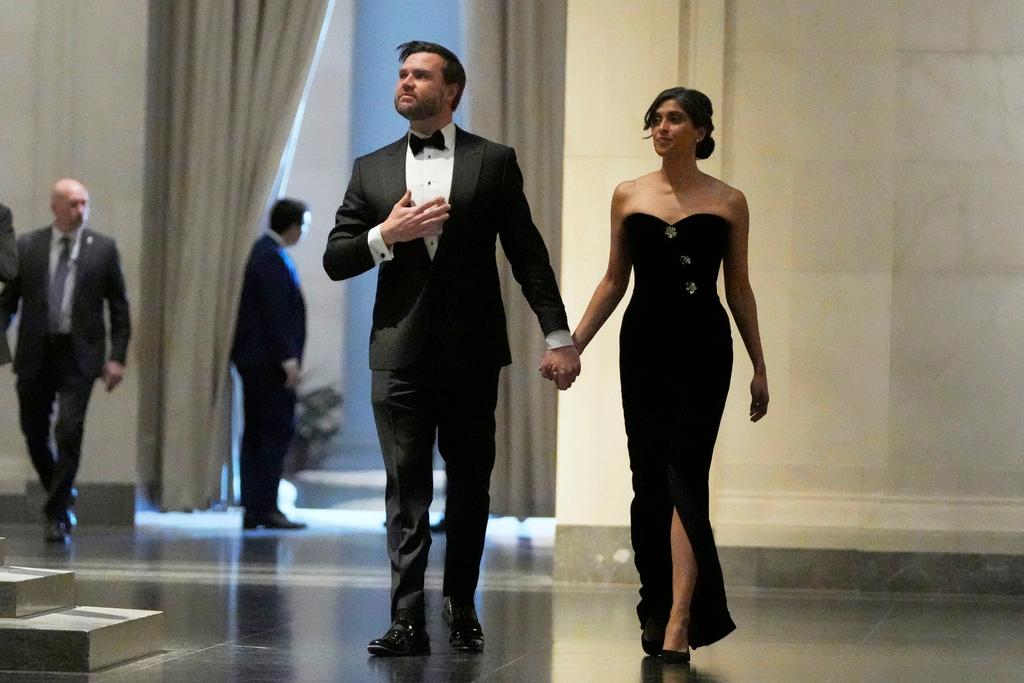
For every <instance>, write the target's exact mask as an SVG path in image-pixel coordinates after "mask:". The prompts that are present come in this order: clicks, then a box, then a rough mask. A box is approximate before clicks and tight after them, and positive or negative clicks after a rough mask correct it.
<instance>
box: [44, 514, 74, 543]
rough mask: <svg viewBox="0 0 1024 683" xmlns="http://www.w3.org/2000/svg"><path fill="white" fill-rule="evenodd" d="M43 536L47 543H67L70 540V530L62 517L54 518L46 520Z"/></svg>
mask: <svg viewBox="0 0 1024 683" xmlns="http://www.w3.org/2000/svg"><path fill="white" fill-rule="evenodd" d="M43 537H44V538H45V539H46V542H47V543H60V544H61V545H67V544H68V543H70V542H71V530H70V527H69V526H68V525H67V524H66V523H65V521H64V519H63V518H54V519H51V520H49V521H47V523H46V529H45V530H44V531H43Z"/></svg>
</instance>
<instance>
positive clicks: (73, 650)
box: [0, 606, 163, 672]
mask: <svg viewBox="0 0 1024 683" xmlns="http://www.w3.org/2000/svg"><path fill="white" fill-rule="evenodd" d="M162 646H163V612H153V611H149V610H137V609H122V608H117V607H87V606H82V607H75V608H73V609H68V610H60V611H57V612H47V613H46V614H37V615H34V616H30V617H22V618H20V619H0V670H4V669H6V670H9V671H75V672H88V671H96V670H98V669H103V668H106V667H108V666H112V665H114V664H119V663H122V662H127V661H130V660H133V659H138V658H140V657H144V656H146V655H150V654H154V653H156V652H159V651H160V649H161V648H162Z"/></svg>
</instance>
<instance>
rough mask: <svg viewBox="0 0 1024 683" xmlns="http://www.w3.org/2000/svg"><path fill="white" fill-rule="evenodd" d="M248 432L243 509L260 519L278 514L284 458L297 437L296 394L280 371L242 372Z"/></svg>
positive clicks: (243, 459)
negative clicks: (279, 486) (276, 512)
mask: <svg viewBox="0 0 1024 683" xmlns="http://www.w3.org/2000/svg"><path fill="white" fill-rule="evenodd" d="M238 372H239V374H240V375H241V376H242V400H243V404H244V407H243V412H244V415H245V429H244V431H243V432H242V453H241V463H240V464H241V475H242V505H243V506H244V507H245V513H246V515H250V516H255V517H259V516H261V515H266V514H269V513H271V512H274V511H276V510H277V488H278V485H279V484H280V483H281V472H282V470H283V468H284V458H285V455H287V454H288V448H289V446H291V442H292V436H293V435H294V434H295V391H294V390H293V389H289V388H288V387H286V386H285V385H284V382H285V373H284V370H282V369H281V368H279V367H269V368H256V369H252V368H246V369H241V368H240V369H239V371H238Z"/></svg>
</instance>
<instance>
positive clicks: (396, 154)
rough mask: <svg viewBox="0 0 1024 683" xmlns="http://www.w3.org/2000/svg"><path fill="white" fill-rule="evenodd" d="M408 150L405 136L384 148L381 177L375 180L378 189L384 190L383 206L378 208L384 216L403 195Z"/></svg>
mask: <svg viewBox="0 0 1024 683" xmlns="http://www.w3.org/2000/svg"><path fill="white" fill-rule="evenodd" d="M408 148H409V138H408V135H405V136H403V137H401V138H399V139H398V140H396V141H394V142H393V143H391V144H390V145H388V146H387V147H385V148H384V160H383V161H384V163H383V164H381V169H380V170H381V177H380V178H378V179H377V181H378V183H379V185H378V187H382V188H384V203H385V206H382V207H379V209H380V210H381V211H382V212H383V215H384V216H387V215H388V214H389V213H390V212H391V207H392V206H393V205H394V203H395V202H397V201H398V200H399V199H401V198H402V195H403V194H405V155H406V152H407V150H408Z"/></svg>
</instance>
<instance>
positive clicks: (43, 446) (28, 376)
mask: <svg viewBox="0 0 1024 683" xmlns="http://www.w3.org/2000/svg"><path fill="white" fill-rule="evenodd" d="M50 207H51V209H52V210H53V223H52V224H51V225H49V226H47V227H45V228H40V229H39V230H33V231H32V232H29V233H26V234H24V235H22V236H21V237H20V238H18V261H19V273H18V276H17V277H16V278H15V279H14V281H13V282H12V283H11V284H10V285H8V286H7V289H5V290H4V293H3V297H2V299H0V320H2V322H3V329H5V330H6V329H7V326H8V325H9V324H10V321H11V318H12V317H13V316H14V315H15V314H18V315H19V324H18V341H17V348H16V350H15V354H14V372H15V373H16V374H17V375H18V381H17V389H18V406H19V414H20V420H21V431H22V432H23V433H24V435H25V444H26V446H27V447H28V452H29V455H30V456H31V458H32V464H33V465H34V466H35V469H36V472H37V473H38V474H39V481H40V483H42V485H43V489H44V490H45V491H46V492H47V500H46V504H45V506H44V508H43V511H44V513H45V514H46V518H47V526H46V539H47V540H48V541H54V542H59V543H67V542H68V541H69V540H70V534H71V530H72V527H73V526H74V514H73V513H72V511H71V507H72V505H73V504H74V493H73V491H74V483H75V475H76V474H77V473H78V464H79V460H80V457H81V450H82V434H83V430H84V427H85V413H86V409H87V408H88V405H89V397H90V396H91V395H92V387H93V384H94V383H95V381H96V379H97V378H102V379H103V383H104V385H105V386H106V389H107V391H113V389H114V388H115V387H116V386H117V385H118V384H120V383H121V379H122V378H123V377H124V363H125V357H126V355H127V352H128V338H129V336H130V335H131V324H130V322H129V317H128V297H127V295H126V294H125V286H124V276H123V275H122V274H121V261H120V257H119V256H118V253H117V246H116V244H115V243H114V240H112V239H111V238H109V237H105V236H103V235H101V234H99V233H97V232H94V231H93V230H92V229H90V228H89V227H88V222H89V192H88V190H86V188H85V186H84V185H82V183H80V182H78V181H77V180H72V179H70V178H65V179H64V180H60V181H58V182H57V183H56V184H55V185H54V186H53V192H52V194H51V197H50ZM19 302H20V304H21V312H20V313H18V304H19ZM104 308H106V313H107V316H108V317H109V318H110V353H109V355H108V354H107V324H106V321H105V319H104ZM54 400H56V406H57V415H56V424H55V426H54V441H55V446H56V450H54V449H51V446H50V420H51V417H52V416H53V408H54Z"/></svg>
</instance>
